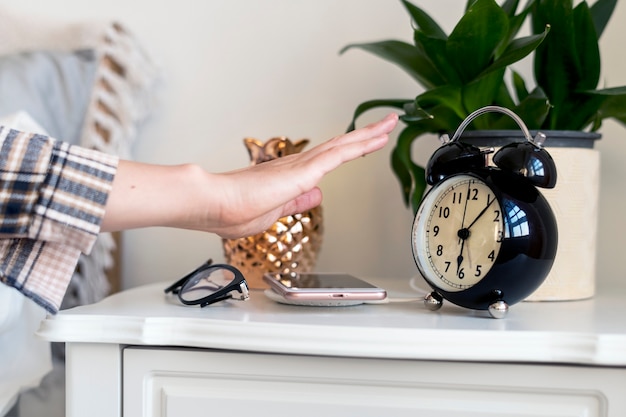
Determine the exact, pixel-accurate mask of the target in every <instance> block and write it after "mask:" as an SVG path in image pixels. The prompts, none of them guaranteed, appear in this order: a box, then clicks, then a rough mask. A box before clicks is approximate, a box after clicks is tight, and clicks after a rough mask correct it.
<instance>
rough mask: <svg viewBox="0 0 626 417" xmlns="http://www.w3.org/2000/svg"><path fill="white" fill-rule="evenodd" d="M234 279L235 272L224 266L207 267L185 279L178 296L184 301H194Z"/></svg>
mask: <svg viewBox="0 0 626 417" xmlns="http://www.w3.org/2000/svg"><path fill="white" fill-rule="evenodd" d="M234 279H235V274H234V273H233V272H232V271H230V270H229V269H226V268H219V267H217V268H207V269H205V270H203V271H200V272H198V273H197V274H195V275H193V276H192V277H190V278H189V280H187V282H186V283H185V284H184V285H183V287H182V288H181V290H180V294H179V296H180V297H181V298H182V299H183V300H185V301H196V300H200V299H202V298H204V297H208V296H210V295H211V294H213V293H215V292H216V291H218V290H220V289H222V288H224V287H225V286H227V285H228V284H230V283H231V282H232V281H233V280H234Z"/></svg>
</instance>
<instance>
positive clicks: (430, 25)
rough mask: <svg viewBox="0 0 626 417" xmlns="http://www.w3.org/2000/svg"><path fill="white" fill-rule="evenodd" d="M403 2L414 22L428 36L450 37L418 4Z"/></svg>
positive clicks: (437, 37)
mask: <svg viewBox="0 0 626 417" xmlns="http://www.w3.org/2000/svg"><path fill="white" fill-rule="evenodd" d="M402 4H404V7H405V8H406V9H407V11H408V12H409V14H410V15H411V18H412V19H413V22H415V24H416V25H417V27H418V28H419V29H421V31H422V32H423V33H424V34H425V35H426V36H428V37H431V38H436V39H443V40H445V39H448V35H446V33H445V32H444V31H443V29H441V27H440V26H439V25H438V24H437V22H435V21H434V20H433V19H432V18H431V17H430V16H429V15H428V13H426V12H425V11H424V10H422V9H420V8H419V7H417V6H416V5H414V4H412V3H410V2H408V1H406V0H402Z"/></svg>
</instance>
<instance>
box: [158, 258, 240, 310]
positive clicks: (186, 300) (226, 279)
mask: <svg viewBox="0 0 626 417" xmlns="http://www.w3.org/2000/svg"><path fill="white" fill-rule="evenodd" d="M235 291H237V292H238V293H239V295H237V294H236V295H235V297H233V292H235ZM170 292H171V293H173V294H177V295H178V298H179V299H180V301H181V303H183V304H186V305H196V304H200V307H206V306H208V305H210V304H213V303H217V302H218V301H223V300H227V299H229V298H233V299H238V300H247V299H248V298H250V293H249V291H248V283H247V282H246V279H245V278H244V276H243V274H242V273H241V272H240V271H239V270H238V269H237V268H235V267H234V266H232V265H227V264H213V261H212V260H211V259H209V260H208V261H206V262H205V263H204V264H202V265H200V266H199V267H197V268H196V269H195V270H193V271H192V272H190V273H188V274H187V275H185V276H184V277H182V278H181V279H179V280H178V281H176V282H175V283H174V284H172V285H170V286H169V287H167V288H166V289H165V293H166V294H167V293H170Z"/></svg>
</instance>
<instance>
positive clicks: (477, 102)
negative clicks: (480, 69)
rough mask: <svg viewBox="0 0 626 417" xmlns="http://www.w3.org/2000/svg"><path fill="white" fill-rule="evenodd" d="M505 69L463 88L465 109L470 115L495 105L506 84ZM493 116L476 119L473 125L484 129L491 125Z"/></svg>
mask: <svg viewBox="0 0 626 417" xmlns="http://www.w3.org/2000/svg"><path fill="white" fill-rule="evenodd" d="M503 77H504V68H503V69H501V70H498V71H495V72H491V73H489V74H487V75H485V76H483V77H481V78H479V79H477V80H475V81H473V82H471V83H469V84H467V85H466V86H465V87H463V107H464V108H465V109H466V110H467V112H468V113H471V112H473V111H474V110H477V109H479V108H481V107H484V106H489V105H492V104H494V102H495V100H496V97H498V95H499V94H500V91H501V87H502V84H504V79H503ZM493 116H494V115H493V114H487V115H486V116H484V117H480V118H478V119H475V120H474V122H473V123H472V124H473V126H475V128H476V129H483V128H485V127H487V126H488V125H489V120H491V119H492V118H493Z"/></svg>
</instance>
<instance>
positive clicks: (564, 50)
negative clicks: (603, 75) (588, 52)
mask: <svg viewBox="0 0 626 417" xmlns="http://www.w3.org/2000/svg"><path fill="white" fill-rule="evenodd" d="M573 14H574V12H573V9H572V0H564V1H557V0H537V1H535V4H534V7H533V10H532V12H531V16H532V27H533V33H539V32H541V31H542V30H544V28H545V26H546V25H550V27H551V28H550V34H549V36H548V37H547V38H546V39H545V40H544V42H542V43H541V44H540V45H539V46H538V47H537V49H536V51H535V62H534V73H535V79H536V81H537V85H539V86H541V88H543V90H544V91H545V93H546V95H547V96H548V98H549V99H550V103H551V104H552V105H553V106H554V107H553V109H552V111H551V112H550V115H549V117H548V120H547V121H546V123H547V126H546V127H544V128H547V129H558V128H559V127H558V121H559V120H561V117H567V114H566V111H565V109H564V108H563V107H564V103H565V102H566V101H567V100H568V96H569V94H570V92H571V91H572V90H573V89H574V88H575V86H576V85H577V84H578V82H579V74H580V67H579V62H578V59H577V51H576V48H577V46H576V43H575V38H574V32H575V27H574V18H573ZM562 115H563V116H562Z"/></svg>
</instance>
